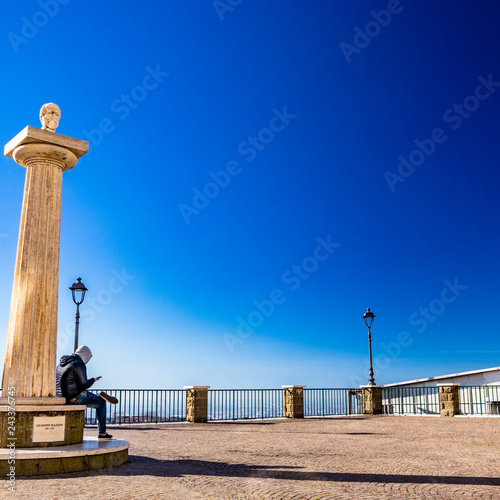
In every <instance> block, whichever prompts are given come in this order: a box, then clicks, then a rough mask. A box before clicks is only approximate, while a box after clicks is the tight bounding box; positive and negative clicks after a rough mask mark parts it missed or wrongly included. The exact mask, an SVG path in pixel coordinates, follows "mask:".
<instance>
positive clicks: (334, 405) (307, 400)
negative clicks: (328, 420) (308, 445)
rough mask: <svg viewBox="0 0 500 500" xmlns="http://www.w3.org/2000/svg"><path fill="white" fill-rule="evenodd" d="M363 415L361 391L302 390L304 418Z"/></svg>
mask: <svg viewBox="0 0 500 500" xmlns="http://www.w3.org/2000/svg"><path fill="white" fill-rule="evenodd" d="M360 413H363V401H362V396H361V389H307V388H305V389H304V416H305V417H325V416H328V415H357V414H360Z"/></svg>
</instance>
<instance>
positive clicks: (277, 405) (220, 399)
mask: <svg viewBox="0 0 500 500" xmlns="http://www.w3.org/2000/svg"><path fill="white" fill-rule="evenodd" d="M283 415H284V413H283V390H282V389H209V390H208V420H240V419H258V418H282V417H283Z"/></svg>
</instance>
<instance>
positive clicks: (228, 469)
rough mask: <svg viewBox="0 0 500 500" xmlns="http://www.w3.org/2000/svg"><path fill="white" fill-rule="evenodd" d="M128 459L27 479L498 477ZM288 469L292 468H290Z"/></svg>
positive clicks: (495, 482) (434, 480) (446, 480)
mask: <svg viewBox="0 0 500 500" xmlns="http://www.w3.org/2000/svg"><path fill="white" fill-rule="evenodd" d="M129 460H130V461H129V462H128V463H127V464H124V465H122V466H120V467H116V468H110V469H102V470H95V471H91V472H86V473H70V474H57V475H52V476H35V477H31V478H30V479H31V480H37V479H48V478H50V477H51V478H56V477H57V478H68V479H71V478H74V477H89V476H91V477H95V476H157V477H183V476H210V477H246V478H269V479H285V480H286V479H289V480H294V481H329V482H347V483H365V482H367V483H368V482H369V483H416V484H452V485H476V486H478V485H481V486H500V479H499V478H495V477H476V476H470V477H468V476H430V475H429V476H426V475H411V474H408V475H406V474H366V473H346V472H307V471H300V470H297V469H301V468H302V467H294V466H287V465H247V464H230V463H227V462H211V461H206V460H189V459H185V460H158V459H155V458H149V457H143V456H139V455H130V457H129ZM291 469H292V470H291Z"/></svg>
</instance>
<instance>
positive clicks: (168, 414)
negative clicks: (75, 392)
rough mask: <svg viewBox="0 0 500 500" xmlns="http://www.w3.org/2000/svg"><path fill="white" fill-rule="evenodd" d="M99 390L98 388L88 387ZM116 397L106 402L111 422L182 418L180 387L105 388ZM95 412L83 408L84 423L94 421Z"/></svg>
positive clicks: (183, 395) (183, 401)
mask: <svg viewBox="0 0 500 500" xmlns="http://www.w3.org/2000/svg"><path fill="white" fill-rule="evenodd" d="M89 392H93V393H94V394H99V392H101V391H100V390H99V391H92V390H91V391H89ZM104 392H106V393H107V394H109V395H111V396H115V397H116V398H118V404H116V405H108V413H107V421H108V422H109V423H111V424H128V423H143V422H144V423H159V422H183V421H185V420H186V391H185V390H183V389H161V390H160V389H118V390H113V389H105V390H104ZM96 423H97V420H96V412H95V410H94V409H92V408H87V410H86V411H85V424H86V425H88V424H91V425H92V424H96Z"/></svg>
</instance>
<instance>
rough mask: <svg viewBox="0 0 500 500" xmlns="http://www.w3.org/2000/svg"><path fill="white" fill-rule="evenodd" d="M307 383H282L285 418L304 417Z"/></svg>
mask: <svg viewBox="0 0 500 500" xmlns="http://www.w3.org/2000/svg"><path fill="white" fill-rule="evenodd" d="M304 387H306V386H305V385H282V386H281V388H282V389H283V405H284V417H285V418H304Z"/></svg>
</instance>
